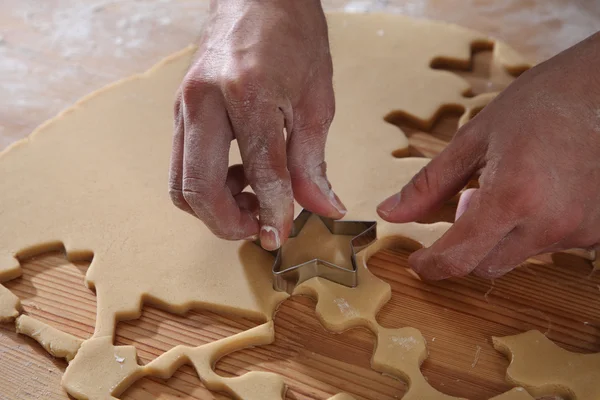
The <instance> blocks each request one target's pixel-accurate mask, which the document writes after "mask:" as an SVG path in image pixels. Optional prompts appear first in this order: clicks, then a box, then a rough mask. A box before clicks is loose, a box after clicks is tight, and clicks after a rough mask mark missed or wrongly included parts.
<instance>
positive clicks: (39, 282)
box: [3, 243, 96, 346]
mask: <svg viewBox="0 0 600 400" xmlns="http://www.w3.org/2000/svg"><path fill="white" fill-rule="evenodd" d="M48 251H49V252H48ZM84 253H85V254H84ZM65 254H66V252H65V248H64V246H63V245H62V244H61V243H50V244H46V245H44V246H38V247H35V248H30V249H27V250H26V251H22V252H20V253H19V254H18V259H19V262H20V264H21V269H22V271H23V273H22V275H21V276H20V277H19V278H16V279H13V280H10V281H8V282H5V283H4V284H3V285H4V286H5V287H6V288H7V289H8V290H10V291H11V292H12V293H14V294H15V295H16V296H17V297H19V299H20V300H21V304H22V306H23V310H24V311H25V313H26V314H28V315H30V316H32V317H34V318H36V319H38V320H40V321H42V322H44V323H46V324H48V325H50V326H52V327H54V328H57V329H59V330H61V331H63V332H66V333H69V334H71V335H74V336H77V337H79V338H82V339H87V338H89V337H90V336H91V335H92V333H93V332H94V323H95V317H96V296H95V295H94V293H93V292H92V291H91V290H90V289H88V288H87V287H86V285H85V283H84V278H85V273H86V272H87V269H88V267H89V262H87V261H74V262H71V261H69V258H73V257H74V254H73V253H69V257H67V256H66V255H65ZM84 255H85V257H83V256H84ZM75 258H79V259H81V258H91V257H90V253H88V252H79V253H75ZM38 346H39V345H38Z"/></svg>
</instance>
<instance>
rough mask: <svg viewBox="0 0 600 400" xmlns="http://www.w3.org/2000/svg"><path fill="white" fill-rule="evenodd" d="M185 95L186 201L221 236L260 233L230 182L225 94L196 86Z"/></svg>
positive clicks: (183, 109) (231, 237)
mask: <svg viewBox="0 0 600 400" xmlns="http://www.w3.org/2000/svg"><path fill="white" fill-rule="evenodd" d="M186 95H187V97H186ZM183 96H184V97H183V102H182V112H183V115H184V125H185V127H184V128H185V134H184V136H185V139H184V151H183V179H182V182H183V185H182V186H183V190H182V191H183V196H184V198H185V200H186V202H187V203H188V204H189V206H190V207H191V208H192V210H193V211H194V212H195V213H196V215H197V216H198V217H199V218H200V219H201V220H202V221H203V222H204V223H205V224H206V225H207V226H208V228H209V229H210V230H211V231H212V232H213V233H214V234H215V235H217V236H219V237H222V238H225V239H230V240H237V239H244V238H247V237H251V236H254V235H256V234H257V233H258V222H257V221H256V220H255V219H254V218H253V217H252V215H251V213H249V212H248V211H246V210H241V209H240V208H239V207H238V205H237V203H236V202H235V200H234V198H233V196H232V193H231V191H230V189H229V187H228V185H227V175H228V162H229V161H228V156H229V146H230V143H231V140H232V138H233V134H232V131H231V126H230V124H229V119H228V117H227V112H226V109H225V106H224V103H223V101H222V98H221V97H220V95H218V94H216V93H214V94H212V93H209V94H207V93H203V92H202V90H200V88H193V87H192V88H191V89H190V88H188V90H187V92H186V91H184V92H183ZM234 171H236V170H235V169H234ZM230 184H231V180H230Z"/></svg>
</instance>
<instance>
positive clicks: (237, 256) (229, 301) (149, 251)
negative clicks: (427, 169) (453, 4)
mask: <svg viewBox="0 0 600 400" xmlns="http://www.w3.org/2000/svg"><path fill="white" fill-rule="evenodd" d="M329 24H330V25H329V27H330V35H331V47H332V54H333V59H334V64H335V71H336V73H335V84H336V90H337V91H336V96H337V110H338V111H337V116H336V119H335V121H334V122H333V124H332V126H331V130H330V136H329V140H328V144H327V146H328V163H329V171H328V175H329V177H330V179H331V181H332V183H333V185H334V186H335V188H336V191H337V192H338V194H339V195H340V197H341V198H343V199H344V201H345V203H346V205H347V206H348V208H349V213H348V215H347V218H348V219H360V220H373V219H378V218H377V217H376V213H375V209H376V205H377V203H378V202H379V201H380V200H381V199H382V198H384V197H385V196H386V195H388V194H390V192H393V191H395V190H397V189H399V188H400V187H402V186H403V185H404V184H405V183H407V182H408V180H409V179H410V178H411V177H412V176H413V175H414V174H415V173H416V172H417V171H418V170H419V169H421V168H422V167H423V166H424V165H425V164H426V163H427V162H428V160H427V159H402V160H398V159H394V158H393V157H392V156H391V155H390V151H391V149H394V148H398V147H406V146H407V145H408V143H407V140H406V137H405V136H404V135H402V134H401V133H399V132H398V130H397V128H395V127H393V126H391V125H389V124H387V123H386V122H384V121H383V116H384V115H386V114H387V113H388V112H390V111H392V110H397V109H401V110H403V111H404V112H406V113H409V114H411V115H413V116H414V117H415V118H417V119H420V120H422V121H430V120H431V119H432V118H433V117H434V115H435V113H436V112H437V110H439V109H440V108H441V107H442V106H443V105H446V104H458V105H461V106H463V107H467V106H468V104H470V103H468V102H470V101H471V100H469V99H465V98H463V97H462V93H463V92H464V91H465V90H466V89H467V88H468V83H467V82H466V81H464V80H462V79H460V78H459V77H457V76H455V75H453V74H448V73H443V71H435V70H432V69H430V68H429V64H430V62H431V60H432V59H433V58H434V57H438V56H443V57H447V58H454V59H461V58H462V59H468V58H469V57H470V47H471V46H470V44H471V43H472V42H474V41H482V40H489V39H488V38H486V37H484V36H483V35H481V34H479V33H477V32H473V31H470V30H467V29H464V28H460V27H457V26H453V25H447V24H443V23H438V22H432V21H425V20H413V19H409V18H406V17H402V16H398V15H345V14H334V15H330V16H329ZM381 30H384V31H385V32H386V34H385V35H384V36H381V35H379V34H378V32H379V31H381ZM415 38H419V40H415ZM496 43H497V44H499V43H498V42H496ZM503 48H506V47H504V46H497V47H496V48H495V53H496V59H502V60H509V61H507V62H506V64H505V65H504V64H503V65H504V66H505V67H507V68H510V67H511V66H518V65H521V63H524V61H523V60H522V59H521V58H520V57H518V56H517V55H516V54H515V53H512V52H511V51H510V50H505V51H504V52H502V51H501V49H503ZM506 49H507V48H506ZM194 50H195V48H193V47H190V48H187V49H185V50H182V51H181V52H179V53H177V54H175V55H173V56H171V57H169V58H167V59H166V60H164V61H162V62H161V63H159V64H158V65H157V66H155V67H154V68H152V69H151V70H149V71H148V72H146V73H144V74H141V75H137V76H134V77H131V78H129V79H125V80H122V81H120V82H117V83H115V84H113V85H110V86H108V87H106V88H104V89H102V90H99V91H97V92H96V93H94V94H92V95H89V96H87V97H85V98H84V99H82V100H80V101H79V102H78V103H77V104H76V105H75V106H73V107H72V108H70V109H68V110H66V111H65V112H63V113H61V114H60V115H59V116H57V117H56V118H54V119H53V120H51V121H48V122H47V123H45V124H44V125H42V126H41V127H39V128H38V129H37V130H36V131H35V132H34V133H33V134H32V135H31V136H30V137H29V138H27V139H26V140H23V141H21V142H18V143H16V144H14V145H13V146H11V147H9V148H8V149H7V150H6V151H5V152H3V153H2V154H1V155H0V200H1V201H2V208H1V210H0V238H1V242H0V281H6V280H9V279H12V278H14V277H16V276H18V275H19V274H20V266H19V263H18V260H17V259H18V258H20V257H26V256H29V255H33V254H36V253H39V252H41V251H43V250H44V249H47V248H49V247H52V246H55V245H56V244H57V243H62V244H64V247H65V249H66V251H67V253H68V256H69V258H70V259H73V258H89V257H90V255H91V254H93V261H92V263H91V266H90V268H89V270H88V272H87V274H86V283H87V284H88V286H90V287H94V288H95V289H96V294H97V296H98V301H97V307H98V309H97V319H96V329H95V333H94V336H93V337H92V338H91V339H88V340H86V341H84V342H83V343H82V344H81V347H80V348H79V350H78V351H77V354H76V356H75V358H74V359H73V360H72V361H71V363H70V364H69V367H68V368H67V371H66V373H65V375H64V377H63V385H64V386H65V388H66V389H67V391H68V392H69V393H70V394H72V395H73V396H74V397H76V398H90V399H92V398H102V399H105V398H107V397H109V396H116V395H118V394H119V393H120V392H121V391H122V390H124V389H125V388H126V387H127V386H128V385H129V384H131V382H133V381H134V380H136V379H139V378H140V377H142V376H145V375H158V376H162V377H168V376H170V374H172V373H173V372H174V370H175V369H176V368H177V367H178V366H179V365H181V363H182V362H184V361H186V360H189V362H191V363H192V364H194V366H195V367H196V369H197V370H198V372H199V374H200V375H201V379H203V380H204V381H205V384H206V385H207V386H209V387H211V388H214V389H221V390H226V391H228V392H229V393H230V394H232V395H234V396H238V397H243V398H249V399H266V398H275V397H276V396H277V394H278V395H279V396H280V397H281V395H282V393H283V388H284V385H283V381H282V380H281V377H278V376H276V375H274V374H268V373H258V372H257V373H248V374H246V375H244V376H242V377H238V378H222V377H219V376H218V375H216V374H215V373H214V371H212V369H211V367H212V364H213V363H214V362H215V361H216V359H218V357H219V356H221V355H224V354H226V353H228V352H231V351H235V350H238V349H241V348H244V347H247V346H250V345H260V344H266V343H270V341H271V340H272V335H273V331H272V322H267V323H266V324H264V325H261V326H259V327H258V328H255V329H253V330H250V331H247V332H243V333H240V334H238V335H234V336H232V337H230V338H226V339H222V340H219V341H217V342H215V343H211V344H207V345H205V346H201V347H198V348H190V347H185V346H179V347H176V348H174V349H172V350H170V351H168V352H166V353H165V354H163V355H162V356H160V357H158V358H157V359H156V360H154V361H152V362H151V363H149V364H148V365H146V366H140V365H138V364H137V361H136V351H135V348H134V347H132V346H114V345H113V343H112V341H113V336H114V329H115V325H116V322H117V320H122V319H127V318H137V317H139V316H140V312H141V307H142V304H143V303H144V302H146V303H152V304H155V305H158V306H160V307H162V308H165V309H167V310H168V311H170V312H174V313H184V312H186V311H187V310H189V309H191V308H207V309H211V310H214V311H221V312H230V313H234V314H237V315H240V316H244V317H249V318H254V319H258V320H267V321H269V320H271V319H272V317H273V313H274V311H275V308H276V307H277V305H278V304H279V303H280V302H281V301H283V300H284V299H285V298H286V297H287V295H286V294H285V293H279V292H275V291H274V290H273V289H272V282H271V271H270V266H271V264H272V257H271V256H270V255H269V254H267V253H266V252H264V251H262V250H261V249H260V248H258V247H257V246H255V245H253V244H251V243H233V242H227V241H222V240H219V239H217V238H215V237H214V236H213V235H212V234H211V233H210V232H209V231H208V229H206V228H205V227H203V226H202V224H201V223H200V222H199V221H197V220H196V219H194V218H193V217H191V216H189V215H187V214H186V213H184V212H181V211H179V210H177V209H176V208H175V207H174V206H172V204H171V202H170V200H169V197H168V194H167V191H166V182H167V174H168V164H169V153H170V147H171V130H172V103H173V97H174V93H175V91H176V89H177V87H178V85H179V83H180V82H181V80H182V78H183V76H184V74H185V72H186V70H187V68H188V65H189V64H190V62H191V60H192V56H193V54H194ZM505 53H506V54H505ZM356 54H360V55H361V56H360V57H356ZM239 161H240V156H239V154H238V152H237V151H236V149H235V146H233V148H232V152H231V154H230V162H231V163H237V162H239ZM378 221H379V224H380V225H379V229H378V230H379V236H380V238H382V239H381V240H380V241H379V242H377V243H376V245H374V246H371V247H370V248H368V249H367V251H364V252H363V253H361V254H362V256H361V257H360V258H361V259H360V266H359V286H358V287H357V288H355V289H349V288H345V287H342V286H339V285H335V284H333V283H331V282H328V281H325V280H322V279H313V280H311V281H307V282H305V283H304V284H303V285H302V286H301V287H299V288H298V293H305V294H310V295H312V296H313V297H315V298H317V299H318V304H317V313H318V315H319V318H320V319H321V321H322V322H323V324H324V325H325V326H326V327H327V328H328V329H331V330H334V331H341V330H345V329H349V328H352V327H357V326H367V327H369V328H370V329H371V330H372V331H373V332H374V333H375V334H376V335H377V339H378V340H377V347H376V349H375V353H374V356H373V361H372V364H373V366H374V368H376V369H377V370H379V371H382V372H387V373H392V374H394V375H396V376H398V377H400V378H403V379H405V380H407V381H408V383H409V385H410V388H409V392H408V393H407V397H406V398H409V399H410V398H414V399H416V398H421V399H431V400H435V399H452V398H453V397H451V396H446V395H444V394H442V393H439V392H438V391H436V390H435V389H433V388H432V387H431V386H429V385H428V383H427V382H426V380H425V379H424V377H423V376H422V374H421V372H420V370H419V365H420V363H421V362H422V361H423V360H424V359H425V357H426V356H427V352H426V346H425V341H424V339H423V337H422V335H421V334H420V332H419V331H418V330H416V329H414V328H409V327H408V328H401V329H384V328H382V327H381V326H379V325H378V324H377V322H376V320H375V315H376V314H377V312H378V311H379V309H380V308H381V307H382V306H383V304H385V302H387V301H388V300H389V298H390V295H391V291H390V287H389V285H388V284H387V283H385V282H383V281H381V280H380V279H378V278H376V277H375V276H374V275H372V274H371V273H370V272H369V271H368V269H367V268H366V260H367V259H368V256H369V255H370V254H373V252H374V251H376V250H377V249H379V248H383V247H385V246H387V245H389V244H390V243H393V242H395V241H397V240H398V238H399V237H407V238H410V239H411V240H412V242H411V243H413V244H414V242H415V241H416V242H418V243H421V244H422V245H425V246H428V245H430V244H431V243H432V242H433V241H434V240H435V239H436V238H437V237H439V236H440V235H441V234H442V233H443V232H444V231H445V230H446V229H447V228H448V226H449V224H444V223H439V224H434V225H419V224H416V223H411V224H403V225H391V224H387V223H384V222H383V221H381V220H378ZM315 242H317V243H318V238H316V239H315ZM4 297H9V298H8V300H7V304H8V306H6V307H4V305H3V307H1V308H0V311H2V312H5V311H6V310H8V311H7V313H6V314H3V315H2V317H3V318H13V317H14V316H15V309H16V308H17V306H18V304H17V305H15V304H14V299H13V298H10V296H3V298H4ZM25 321H27V319H26V320H25ZM30 333H31V332H30ZM32 334H33V333H32ZM50 345H52V343H50ZM384 349H385V350H384ZM388 349H389V350H388ZM392 353H393V354H395V356H394V357H390V356H389V354H392Z"/></svg>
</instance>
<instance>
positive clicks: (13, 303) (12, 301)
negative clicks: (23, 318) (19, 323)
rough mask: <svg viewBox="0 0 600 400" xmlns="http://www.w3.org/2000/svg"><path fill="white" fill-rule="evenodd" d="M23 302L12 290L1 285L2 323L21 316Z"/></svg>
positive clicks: (0, 317)
mask: <svg viewBox="0 0 600 400" xmlns="http://www.w3.org/2000/svg"><path fill="white" fill-rule="evenodd" d="M20 310H21V301H20V300H19V298H18V297H17V296H15V295H14V294H13V293H12V292H11V291H10V290H8V289H7V288H5V287H4V286H2V285H0V323H2V322H8V321H12V320H13V319H15V318H16V317H17V316H18V315H19V311H20Z"/></svg>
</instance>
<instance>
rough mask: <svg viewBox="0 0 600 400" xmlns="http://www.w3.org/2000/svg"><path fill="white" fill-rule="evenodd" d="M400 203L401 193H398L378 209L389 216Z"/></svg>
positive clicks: (382, 203)
mask: <svg viewBox="0 0 600 400" xmlns="http://www.w3.org/2000/svg"><path fill="white" fill-rule="evenodd" d="M398 204H400V193H396V194H394V195H392V196H390V197H388V198H387V199H385V200H384V201H383V202H381V204H379V205H378V206H377V211H378V212H379V213H380V214H383V215H384V216H388V215H390V214H391V213H392V211H394V209H395V208H396V207H398Z"/></svg>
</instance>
